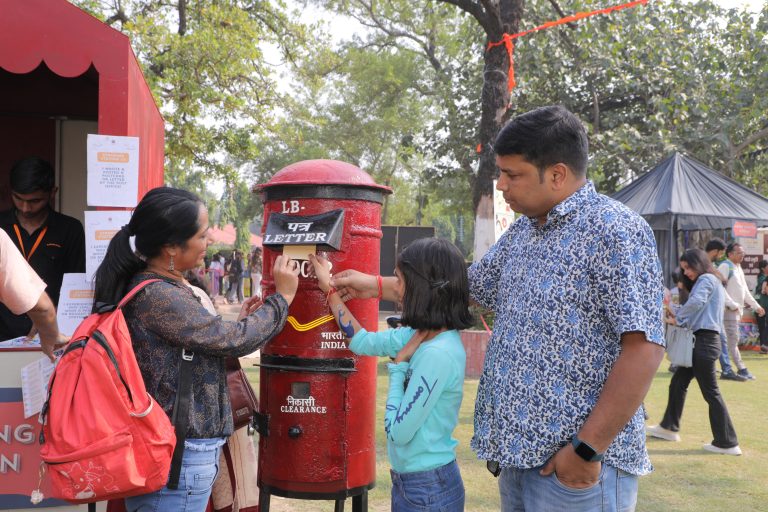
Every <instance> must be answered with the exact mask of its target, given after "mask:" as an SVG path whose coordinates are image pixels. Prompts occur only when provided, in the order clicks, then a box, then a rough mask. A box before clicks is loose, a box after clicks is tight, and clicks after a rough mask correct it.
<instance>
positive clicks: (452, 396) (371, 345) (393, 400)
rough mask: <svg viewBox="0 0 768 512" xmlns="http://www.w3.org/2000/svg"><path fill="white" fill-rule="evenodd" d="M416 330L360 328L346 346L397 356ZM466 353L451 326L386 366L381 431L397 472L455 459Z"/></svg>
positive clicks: (416, 469)
mask: <svg viewBox="0 0 768 512" xmlns="http://www.w3.org/2000/svg"><path fill="white" fill-rule="evenodd" d="M414 333H415V331H414V330H413V329H411V328H409V327H401V328H398V329H390V330H387V331H381V332H368V331H366V330H365V329H360V330H359V331H358V332H357V333H356V334H355V336H354V337H353V338H352V342H351V343H350V345H349V349H350V350H351V351H352V352H354V353H356V354H361V355H368V356H389V357H395V356H396V355H397V353H398V352H399V351H400V349H401V348H403V347H404V346H405V344H406V343H408V340H410V339H411V336H413V334H414ZM466 357H467V356H466V354H465V352H464V346H463V345H462V344H461V337H460V336H459V333H458V331H455V330H452V331H445V332H442V333H440V334H438V335H437V336H435V337H434V338H432V339H431V340H429V341H425V342H423V343H422V344H421V345H420V346H419V348H418V349H417V350H416V352H415V353H414V354H413V356H412V357H411V360H410V361H409V362H404V363H398V364H394V363H390V364H389V365H388V368H389V392H388V394H387V409H386V413H385V415H384V430H385V432H386V435H387V452H388V454H389V462H390V464H391V465H392V469H394V470H395V471H397V472H398V473H412V472H415V471H427V470H430V469H434V468H437V467H440V466H444V465H445V464H448V463H450V462H452V461H453V460H454V459H455V458H456V445H457V444H458V441H457V440H456V439H454V438H453V437H452V434H453V430H454V429H455V428H456V425H457V424H458V422H459V407H461V399H462V396H463V390H464V386H463V385H464V367H465V363H466Z"/></svg>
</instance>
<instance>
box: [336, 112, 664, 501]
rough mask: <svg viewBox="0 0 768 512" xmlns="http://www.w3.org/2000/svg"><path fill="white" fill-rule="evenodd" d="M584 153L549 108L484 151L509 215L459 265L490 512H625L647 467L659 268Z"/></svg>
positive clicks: (650, 243)
mask: <svg viewBox="0 0 768 512" xmlns="http://www.w3.org/2000/svg"><path fill="white" fill-rule="evenodd" d="M587 146H588V145H587V135H586V132H585V130H584V126H583V125H582V124H581V122H580V121H579V120H578V119H577V118H576V117H575V116H574V115H573V114H572V113H570V112H568V111H567V110H566V109H564V108H563V107H559V106H554V107H543V108H539V109H536V110H533V111H531V112H528V113H526V114H523V115H521V116H518V117H516V118H515V119H513V120H512V121H511V122H510V123H509V124H507V125H506V126H505V127H504V129H503V130H502V131H501V133H499V136H498V137H497V139H496V143H495V147H494V150H495V151H496V154H497V158H496V162H497V165H498V167H499V170H500V176H499V181H498V185H497V188H498V189H499V190H500V191H502V192H503V194H504V198H505V199H506V201H507V203H508V204H509V205H510V207H511V208H512V209H513V210H515V211H516V212H518V213H521V214H522V216H521V217H520V218H519V219H518V220H517V221H516V222H515V223H514V224H512V226H510V227H509V229H508V230H507V231H506V232H505V233H504V235H502V237H501V239H499V241H498V242H497V243H496V244H495V245H493V247H491V248H490V250H489V251H488V253H487V254H486V255H485V256H484V257H483V258H482V260H481V261H479V262H478V263H476V264H474V265H472V266H471V267H470V269H469V279H470V287H471V293H472V297H473V299H474V300H475V301H477V302H478V303H480V304H482V305H484V306H485V307H487V308H489V309H492V310H493V311H494V312H495V313H496V320H495V324H494V329H493V334H492V336H491V340H490V343H489V344H488V351H487V353H486V356H485V366H484V369H483V375H482V377H481V378H480V385H479V388H478V392H477V402H476V404H475V435H474V437H473V438H472V447H473V448H474V450H475V451H476V452H477V454H478V456H479V457H480V458H481V459H485V460H487V461H488V468H489V469H491V470H492V471H494V473H495V474H499V476H500V479H499V491H500V494H501V504H502V511H503V512H513V511H514V512H523V511H525V512H549V511H561V510H567V511H568V512H592V511H603V512H610V511H617V512H618V511H622V512H624V511H632V510H634V508H635V503H636V502H637V477H638V476H639V475H644V474H647V473H649V472H650V471H651V469H652V467H651V463H650V460H649V459H648V453H647V452H646V449H645V429H644V424H643V411H642V408H641V402H642V400H643V398H644V397H645V394H646V393H647V392H648V388H649V387H650V385H651V380H652V379H653V375H654V374H655V372H656V369H657V368H658V366H659V363H661V359H662V358H663V356H664V336H663V331H662V296H663V285H662V277H661V266H660V264H659V260H658V257H657V255H656V244H655V241H654V238H653V232H652V231H651V228H650V227H649V226H648V224H647V223H646V222H645V221H644V220H643V219H642V218H641V217H640V216H638V215H637V214H635V213H634V212H632V211H630V210H629V209H627V208H626V207H625V206H624V205H622V204H621V203H618V202H616V201H613V200H611V199H609V198H607V197H605V196H603V195H600V194H598V193H597V192H595V187H594V186H593V185H592V183H591V182H590V181H588V180H587V176H586V174H587V172H586V169H587V158H588V155H587ZM331 284H332V286H334V287H336V288H339V290H338V291H339V294H340V296H341V297H342V299H344V300H349V299H351V298H369V297H377V296H378V297H380V298H381V297H383V298H384V299H387V300H393V299H395V297H396V295H395V294H394V292H393V290H394V286H395V279H394V278H384V279H383V280H378V279H377V278H376V276H370V275H366V274H361V273H360V272H357V271H355V270H344V271H342V272H339V273H338V274H336V275H335V276H334V277H333V279H332V280H331ZM496 470H499V471H500V473H497V472H496Z"/></svg>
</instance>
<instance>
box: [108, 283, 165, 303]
mask: <svg viewBox="0 0 768 512" xmlns="http://www.w3.org/2000/svg"><path fill="white" fill-rule="evenodd" d="M158 281H162V279H147V280H146V281H142V282H140V283H139V284H137V285H136V286H134V287H133V289H132V290H131V291H129V292H128V293H126V294H125V297H123V299H122V300H121V301H120V303H119V304H118V305H117V307H118V309H119V308H122V307H123V306H125V305H126V304H128V303H129V302H130V301H131V299H133V298H134V297H135V296H136V294H137V293H139V292H140V291H141V290H143V289H144V287H145V286H147V285H148V284H152V283H157V282H158Z"/></svg>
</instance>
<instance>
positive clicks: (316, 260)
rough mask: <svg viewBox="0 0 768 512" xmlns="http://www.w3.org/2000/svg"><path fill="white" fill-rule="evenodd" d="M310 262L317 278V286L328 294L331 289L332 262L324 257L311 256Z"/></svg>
mask: <svg viewBox="0 0 768 512" xmlns="http://www.w3.org/2000/svg"><path fill="white" fill-rule="evenodd" d="M309 261H310V262H311V263H312V268H313V269H314V271H315V276H316V277H317V286H318V287H319V288H320V290H322V292H323V293H328V290H330V289H331V262H330V261H328V260H327V259H325V258H323V257H322V256H315V255H314V254H310V255H309Z"/></svg>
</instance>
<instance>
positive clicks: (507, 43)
mask: <svg viewBox="0 0 768 512" xmlns="http://www.w3.org/2000/svg"><path fill="white" fill-rule="evenodd" d="M646 3H648V0H636V1H634V2H629V3H626V4H621V5H614V6H613V7H606V8H605V9H598V10H596V11H588V12H577V13H576V14H571V15H570V16H566V17H564V18H561V19H559V20H557V21H548V22H547V23H544V24H543V25H539V26H538V27H534V28H532V29H530V30H525V31H523V32H518V33H517V34H504V35H503V36H502V38H501V41H496V42H489V43H488V47H487V48H486V49H485V51H489V50H491V48H495V47H496V46H501V45H504V47H505V48H506V49H507V55H509V92H512V89H514V88H515V85H517V84H516V82H515V59H514V51H515V43H513V42H512V40H513V39H517V38H518V37H522V36H525V35H528V34H531V33H533V32H538V31H539V30H544V29H545V28H551V27H556V26H558V25H564V24H566V23H571V22H573V21H578V20H581V19H584V18H589V17H591V16H596V15H598V14H609V13H611V12H614V11H620V10H622V9H629V8H630V7H636V6H638V5H641V4H642V5H645V4H646Z"/></svg>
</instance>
